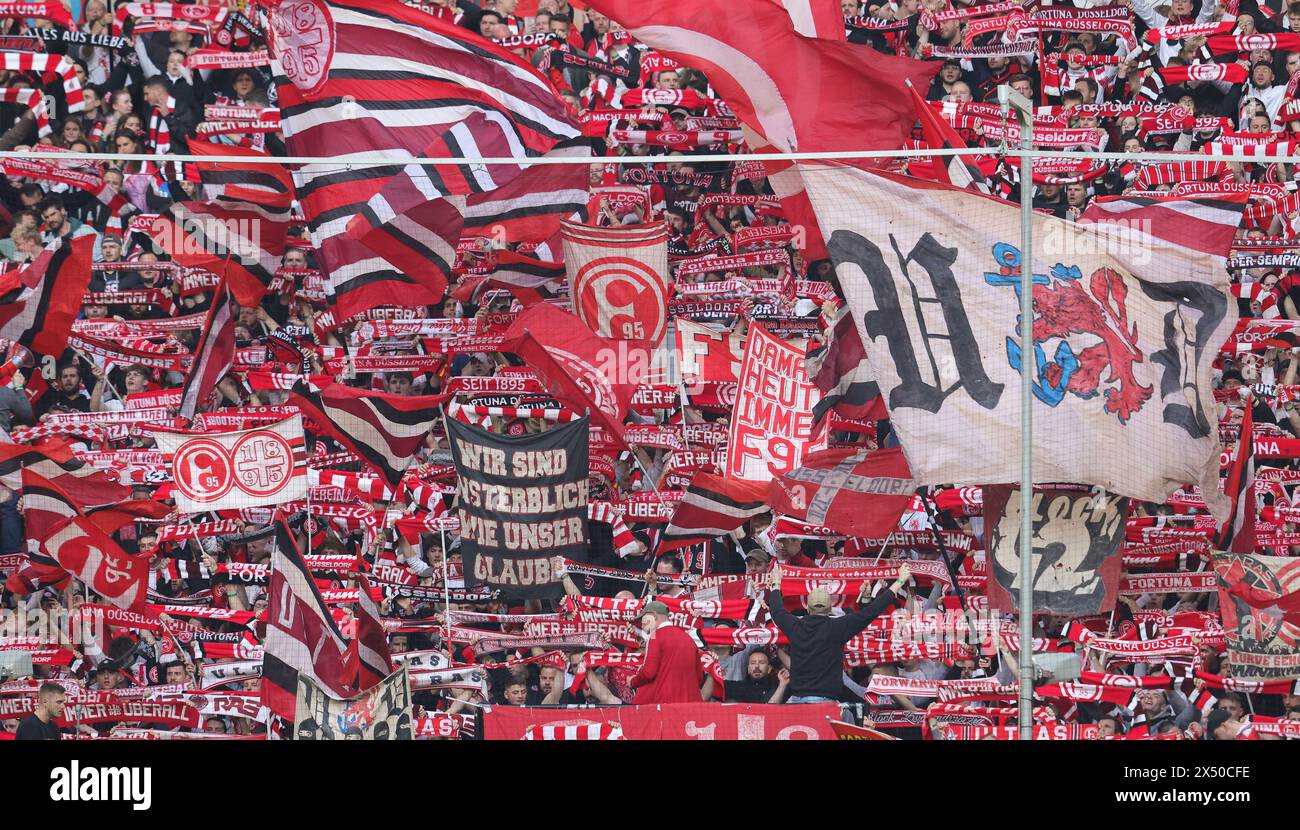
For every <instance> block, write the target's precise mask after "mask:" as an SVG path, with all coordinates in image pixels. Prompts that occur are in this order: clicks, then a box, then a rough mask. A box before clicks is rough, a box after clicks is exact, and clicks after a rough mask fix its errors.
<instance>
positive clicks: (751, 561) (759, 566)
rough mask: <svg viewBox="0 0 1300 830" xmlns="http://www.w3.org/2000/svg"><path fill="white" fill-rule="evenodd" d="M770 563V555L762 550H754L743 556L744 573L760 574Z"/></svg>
mask: <svg viewBox="0 0 1300 830" xmlns="http://www.w3.org/2000/svg"><path fill="white" fill-rule="evenodd" d="M771 562H772V555H771V554H770V553H768V552H767V551H765V550H763V549H762V548H754V549H753V550H751V551H749V552H748V553H746V554H745V573H747V574H761V573H762V572H763V571H765V570H767V566H768V565H769V564H770V563H771Z"/></svg>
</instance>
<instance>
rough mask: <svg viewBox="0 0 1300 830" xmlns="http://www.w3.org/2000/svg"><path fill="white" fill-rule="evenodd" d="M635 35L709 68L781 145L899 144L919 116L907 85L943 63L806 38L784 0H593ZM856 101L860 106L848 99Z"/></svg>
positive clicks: (807, 148) (745, 113) (716, 84)
mask: <svg viewBox="0 0 1300 830" xmlns="http://www.w3.org/2000/svg"><path fill="white" fill-rule="evenodd" d="M588 5H590V6H591V8H593V9H596V10H597V11H599V12H601V13H602V14H605V15H608V16H609V17H610V18H611V19H613V20H617V21H618V22H619V23H621V24H622V25H623V26H624V27H626V28H627V30H628V32H629V33H630V34H631V35H632V36H633V37H635V38H636V39H637V40H640V41H641V42H643V43H645V44H647V45H649V46H651V47H653V48H655V49H656V50H657V51H659V52H661V53H662V54H664V55H667V56H668V57H670V58H672V59H674V60H676V61H678V62H679V63H682V64H684V65H686V66H690V67H694V68H696V69H699V70H700V71H702V72H704V74H705V75H707V76H708V78H709V82H710V83H711V84H712V85H713V88H714V89H716V90H717V91H718V92H719V93H720V94H721V96H722V97H723V98H724V99H725V100H726V101H727V103H728V104H730V105H731V107H732V109H734V110H735V111H736V114H737V115H738V116H739V117H740V119H741V120H742V121H744V122H745V123H747V124H748V125H749V126H751V127H753V128H754V129H755V130H757V131H758V132H759V133H761V134H762V135H763V136H764V137H765V138H766V139H767V140H768V141H770V142H772V144H774V145H775V146H776V147H777V148H778V149H779V150H781V151H786V152H788V151H792V150H799V151H803V152H815V151H830V150H844V149H845V148H849V147H852V148H854V149H862V150H875V149H890V150H893V149H896V148H898V147H900V146H901V145H902V143H903V140H904V139H905V138H906V137H907V135H908V134H909V133H910V132H911V130H912V124H913V121H914V119H915V115H914V113H913V111H912V102H911V99H910V98H909V97H908V94H907V90H906V89H905V88H904V86H903V81H904V80H905V79H910V80H911V81H912V83H914V84H916V85H918V86H927V87H928V86H929V84H930V80H931V79H932V78H934V76H935V74H936V73H937V72H938V71H939V64H938V63H934V62H931V63H926V62H924V61H918V60H912V59H910V58H899V57H894V56H891V55H885V54H882V53H880V52H877V51H875V50H874V49H864V48H862V47H861V46H858V45H856V44H851V43H836V42H833V41H828V40H818V39H816V38H810V37H804V36H802V35H800V34H799V33H798V32H796V28H795V25H794V23H793V22H792V21H791V19H790V15H789V14H787V13H786V11H785V9H784V8H783V7H782V6H781V5H778V4H777V3H749V4H747V5H746V6H745V13H744V14H736V12H735V9H733V8H731V7H730V6H727V5H724V4H720V3H677V2H674V0H591V2H590V3H589V4H588ZM845 101H853V102H854V105H853V106H845V104H844V102H845Z"/></svg>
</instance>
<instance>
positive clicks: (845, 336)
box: [804, 305, 888, 429]
mask: <svg viewBox="0 0 1300 830" xmlns="http://www.w3.org/2000/svg"><path fill="white" fill-rule="evenodd" d="M804 370H805V371H806V373H807V374H808V379H809V380H811V381H812V382H813V384H814V385H815V386H816V387H817V388H818V389H820V390H822V399H821V400H820V401H818V402H817V405H816V406H815V407H813V428H814V429H816V428H817V426H818V425H820V424H821V422H822V419H823V418H825V417H826V416H827V415H828V414H830V412H831V410H835V411H836V412H838V413H839V414H840V415H842V416H843V417H845V418H850V419H853V420H876V421H878V420H881V419H883V418H886V417H888V413H887V412H886V411H885V401H884V399H883V398H881V397H880V385H879V384H877V383H876V376H875V374H874V373H873V372H872V371H871V365H870V364H869V363H867V350H866V347H865V346H863V344H862V334H861V332H859V331H858V326H857V323H855V322H854V320H853V314H852V312H851V311H850V310H849V307H848V306H847V305H846V306H844V307H842V308H841V309H840V311H839V314H837V315H836V317H835V322H833V323H832V324H831V327H830V330H829V331H828V332H827V333H826V342H824V343H823V344H822V345H820V346H817V347H815V348H810V349H809V350H808V356H807V357H806V358H805V359H804Z"/></svg>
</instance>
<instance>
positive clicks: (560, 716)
mask: <svg viewBox="0 0 1300 830" xmlns="http://www.w3.org/2000/svg"><path fill="white" fill-rule="evenodd" d="M839 717H840V707H839V706H838V705H836V704H834V703H808V704H802V705H794V706H792V705H783V706H782V705H766V704H748V703H665V704H658V705H650V706H612V707H601V708H594V709H528V708H521V707H514V706H491V707H488V708H487V709H485V710H484V712H483V724H484V730H483V731H484V735H483V738H484V740H489V741H518V740H522V739H523V737H524V733H525V732H527V731H528V729H529V727H532V726H544V725H560V726H586V725H589V724H593V723H594V724H615V725H617V726H618V727H620V729H621V730H622V733H623V737H624V738H626V739H627V740H629V741H660V740H663V741H736V740H741V741H763V740H768V741H771V740H776V741H790V740H794V741H829V740H834V739H835V733H834V731H832V729H831V727H830V720H831V719H832V718H836V719H838V718H839Z"/></svg>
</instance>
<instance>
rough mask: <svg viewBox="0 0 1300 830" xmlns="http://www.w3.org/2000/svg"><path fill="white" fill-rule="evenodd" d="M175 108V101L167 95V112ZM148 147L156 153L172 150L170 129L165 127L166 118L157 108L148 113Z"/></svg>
mask: <svg viewBox="0 0 1300 830" xmlns="http://www.w3.org/2000/svg"><path fill="white" fill-rule="evenodd" d="M175 108H176V99H175V98H173V97H172V96H170V95H168V96H167V111H168V112H172V111H173V110H175ZM149 145H150V146H151V147H153V149H154V152H156V153H170V152H171V149H172V139H171V128H170V127H168V126H167V117H166V116H164V115H163V114H162V111H161V110H159V109H157V108H154V109H153V110H152V111H151V112H150V113H149Z"/></svg>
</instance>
